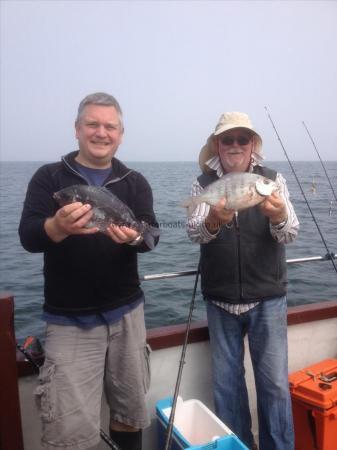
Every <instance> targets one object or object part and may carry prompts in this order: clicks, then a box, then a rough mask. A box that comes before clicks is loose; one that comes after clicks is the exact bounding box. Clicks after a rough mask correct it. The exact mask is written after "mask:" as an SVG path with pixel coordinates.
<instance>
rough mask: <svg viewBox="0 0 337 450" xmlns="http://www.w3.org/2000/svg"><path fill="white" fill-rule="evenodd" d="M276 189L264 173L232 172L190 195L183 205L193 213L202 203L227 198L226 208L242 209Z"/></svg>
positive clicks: (211, 203) (258, 201)
mask: <svg viewBox="0 0 337 450" xmlns="http://www.w3.org/2000/svg"><path fill="white" fill-rule="evenodd" d="M276 190H277V185H276V183H275V182H274V181H272V180H270V179H269V178H266V177H264V176H262V175H257V174H254V173H241V172H231V173H228V174H226V175H224V176H222V177H221V178H220V179H219V180H217V181H215V182H213V183H211V184H209V185H208V186H207V187H206V188H205V189H204V191H203V192H202V193H201V194H200V195H196V196H194V197H189V198H188V199H187V200H185V201H184V202H183V203H182V204H181V206H183V207H185V208H188V213H189V214H191V213H192V212H193V211H194V209H195V208H196V207H197V206H198V205H199V204H200V203H207V204H208V205H210V206H215V205H216V204H217V203H218V202H219V201H220V200H221V199H222V198H225V199H226V206H225V208H226V209H233V210H234V211H241V210H243V209H247V208H250V207H252V206H255V205H258V204H259V203H261V202H262V201H263V200H264V199H265V197H267V196H268V195H271V194H272V193H273V192H275V191H276Z"/></svg>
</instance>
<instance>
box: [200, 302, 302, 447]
mask: <svg viewBox="0 0 337 450" xmlns="http://www.w3.org/2000/svg"><path fill="white" fill-rule="evenodd" d="M206 300H207V299H206ZM207 318H208V327H209V333H210V344H211V350H212V366H213V378H214V402H215V409H216V413H217V415H218V417H219V418H220V420H222V421H223V422H224V423H225V424H226V425H227V426H228V427H229V428H230V429H231V430H232V431H233V432H234V433H235V434H236V435H237V436H238V437H239V438H240V439H241V440H242V441H243V442H244V443H245V444H246V445H247V446H248V448H251V447H252V445H253V435H252V432H251V416H250V411H249V403H248V393H247V387H246V381H245V369H244V364H243V360H244V340H243V339H244V336H245V335H246V334H247V335H248V342H249V350H250V355H251V359H252V365H253V370H254V377H255V387H256V395H257V411H258V421H259V449H260V450H293V448H294V432H293V420H292V410H291V398H290V393H289V385H288V346H287V303H286V298H285V297H279V298H274V299H272V300H266V301H262V302H261V303H260V304H259V305H258V306H256V307H255V308H253V309H251V310H250V311H248V312H246V313H243V314H241V315H239V316H236V315H234V314H230V313H227V312H226V311H225V310H223V309H221V308H219V307H218V306H215V305H214V304H213V303H211V302H210V301H208V302H207Z"/></svg>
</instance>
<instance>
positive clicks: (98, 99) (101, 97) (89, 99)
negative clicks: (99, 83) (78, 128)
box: [75, 92, 124, 130]
mask: <svg viewBox="0 0 337 450" xmlns="http://www.w3.org/2000/svg"><path fill="white" fill-rule="evenodd" d="M88 105H101V106H113V107H114V108H115V109H116V111H117V114H118V118H119V122H120V125H121V128H122V130H123V129H124V125H123V112H122V108H121V107H120V105H119V103H118V101H117V100H116V99H115V97H113V96H112V95H110V94H106V93H105V92H95V93H94V94H90V95H87V96H86V97H84V99H83V100H82V101H81V103H80V104H79V106H78V111H77V117H76V122H75V123H78V122H79V120H80V118H81V116H82V114H83V111H84V108H85V107H86V106H88Z"/></svg>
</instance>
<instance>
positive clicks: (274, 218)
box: [260, 192, 287, 225]
mask: <svg viewBox="0 0 337 450" xmlns="http://www.w3.org/2000/svg"><path fill="white" fill-rule="evenodd" d="M260 209H261V212H262V214H264V215H265V216H267V217H269V219H270V223H271V224H272V225H278V224H279V223H281V222H284V221H285V220H287V209H286V205H285V202H284V200H283V198H282V197H281V196H280V195H279V194H278V193H277V192H273V193H272V194H271V195H268V197H266V199H265V200H264V201H263V202H262V203H260Z"/></svg>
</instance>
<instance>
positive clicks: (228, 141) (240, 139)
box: [220, 136, 251, 145]
mask: <svg viewBox="0 0 337 450" xmlns="http://www.w3.org/2000/svg"><path fill="white" fill-rule="evenodd" d="M250 141H251V137H248V136H237V137H234V136H224V137H223V138H221V139H220V142H221V144H223V145H233V144H234V142H237V143H238V144H239V145H247V144H249V142H250Z"/></svg>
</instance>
